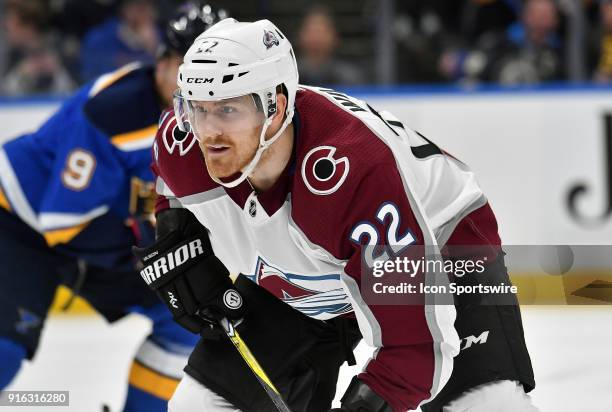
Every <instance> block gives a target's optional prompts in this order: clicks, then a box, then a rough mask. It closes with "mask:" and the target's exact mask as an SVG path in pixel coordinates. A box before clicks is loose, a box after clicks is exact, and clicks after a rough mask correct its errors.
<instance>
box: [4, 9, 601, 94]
mask: <svg viewBox="0 0 612 412" xmlns="http://www.w3.org/2000/svg"><path fill="white" fill-rule="evenodd" d="M180 3H181V2H180V1H178V0H176V1H174V0H87V1H83V0H0V5H1V14H0V16H1V17H0V18H1V20H2V32H1V35H0V72H1V73H2V76H1V77H0V95H4V96H20V95H21V96H22V95H32V94H65V93H68V92H70V91H72V90H74V89H75V88H76V87H78V86H79V85H81V84H83V83H85V82H88V81H90V80H92V79H94V78H95V77H96V76H98V75H100V74H102V73H105V72H108V71H111V70H113V69H115V68H118V67H120V66H122V65H124V64H126V63H129V62H132V61H144V62H152V61H154V59H155V56H156V50H157V48H158V45H159V43H160V40H161V39H162V36H163V35H164V34H163V32H162V30H161V29H160V28H161V27H164V24H165V23H166V22H167V21H168V20H169V19H170V18H171V17H172V13H173V10H174V9H175V8H176V6H177V5H178V4H180ZM211 4H213V5H214V6H215V7H220V8H224V9H226V10H228V11H229V12H230V13H231V15H232V16H233V17H235V18H237V19H239V20H256V19H260V18H269V19H270V20H272V21H274V22H275V23H276V24H277V25H278V26H279V27H280V28H281V29H282V30H284V32H285V33H286V34H287V35H288V36H289V38H290V39H291V40H292V43H293V45H294V47H295V49H296V52H297V56H298V64H299V66H300V77H301V79H300V80H301V83H304V84H316V85H332V86H333V85H340V86H343V85H344V86H346V85H350V86H352V85H364V84H385V85H389V84H437V83H451V84H461V85H469V86H471V85H478V84H486V83H494V84H502V85H525V84H539V83H548V82H563V81H571V82H595V83H607V82H609V81H611V80H612V0H452V1H451V0H333V1H331V0H330V1H327V2H317V3H316V4H313V2H312V1H305V0H292V1H284V0H252V1H248V2H246V1H238V0H216V1H214V2H213V0H211Z"/></svg>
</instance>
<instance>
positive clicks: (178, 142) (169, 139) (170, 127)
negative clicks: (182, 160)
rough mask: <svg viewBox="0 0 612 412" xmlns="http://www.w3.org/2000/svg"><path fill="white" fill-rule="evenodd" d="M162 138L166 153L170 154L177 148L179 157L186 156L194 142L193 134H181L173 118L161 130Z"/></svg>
mask: <svg viewBox="0 0 612 412" xmlns="http://www.w3.org/2000/svg"><path fill="white" fill-rule="evenodd" d="M162 136H163V140H164V146H166V150H168V153H170V154H172V152H174V149H175V148H178V151H179V155H181V156H184V155H186V154H187V152H189V150H190V149H191V148H192V147H193V145H194V144H195V142H196V139H195V136H194V135H193V133H188V132H183V131H181V129H179V127H178V125H177V124H176V118H175V117H172V118H171V119H170V121H168V122H166V125H165V126H164V128H163V130H162Z"/></svg>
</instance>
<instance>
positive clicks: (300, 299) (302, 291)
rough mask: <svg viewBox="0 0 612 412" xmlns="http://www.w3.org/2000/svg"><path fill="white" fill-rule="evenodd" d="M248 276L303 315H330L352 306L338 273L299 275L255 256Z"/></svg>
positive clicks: (323, 317)
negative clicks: (253, 268)
mask: <svg viewBox="0 0 612 412" xmlns="http://www.w3.org/2000/svg"><path fill="white" fill-rule="evenodd" d="M249 278H250V279H251V280H252V281H254V282H255V283H257V284H258V285H260V286H262V287H263V288H265V289H266V290H267V291H269V292H270V293H272V294H273V295H274V296H277V297H278V298H280V299H282V300H283V301H284V302H285V303H287V304H289V305H291V306H292V307H293V308H294V309H297V310H299V311H300V312H302V313H304V314H305V315H307V316H310V317H313V318H317V319H330V318H333V317H335V316H337V315H339V314H343V313H348V312H350V311H351V310H352V307H351V304H350V301H349V299H348V296H346V293H345V292H344V289H342V286H341V285H340V282H339V281H340V275H339V274H326V275H299V274H295V273H287V272H284V271H282V270H281V269H279V268H277V267H274V266H272V265H270V264H268V263H266V261H264V260H263V259H262V258H261V257H258V258H257V264H256V266H255V273H254V274H253V275H251V276H249Z"/></svg>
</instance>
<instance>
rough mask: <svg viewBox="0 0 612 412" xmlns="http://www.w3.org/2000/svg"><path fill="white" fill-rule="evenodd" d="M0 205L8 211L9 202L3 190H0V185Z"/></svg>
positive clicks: (0, 188) (9, 207) (9, 208)
mask: <svg viewBox="0 0 612 412" xmlns="http://www.w3.org/2000/svg"><path fill="white" fill-rule="evenodd" d="M0 207H1V208H3V209H5V210H7V211H9V212H10V211H11V204H10V203H9V201H8V199H7V198H6V196H5V194H4V191H3V190H2V187H0Z"/></svg>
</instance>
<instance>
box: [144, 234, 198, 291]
mask: <svg viewBox="0 0 612 412" xmlns="http://www.w3.org/2000/svg"><path fill="white" fill-rule="evenodd" d="M203 253H204V248H202V240H201V239H195V240H192V241H191V242H189V243H186V244H184V245H182V246H181V247H179V248H178V249H176V250H174V251H172V252H169V253H168V254H166V255H164V256H162V257H160V258H158V259H156V260H155V261H154V262H153V263H151V264H150V265H148V266H147V267H145V268H144V269H142V270H141V271H140V276H142V279H143V280H144V281H145V282H146V283H147V285H150V284H151V283H152V282H154V281H156V280H157V279H159V278H160V277H162V276H163V275H165V274H166V273H168V272H170V271H171V270H173V269H175V268H177V267H179V266H181V265H183V264H185V262H187V261H188V260H189V259H193V258H195V257H196V256H199V255H201V254H203Z"/></svg>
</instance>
